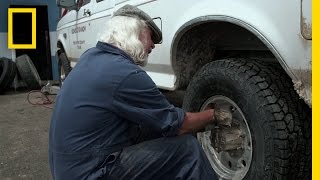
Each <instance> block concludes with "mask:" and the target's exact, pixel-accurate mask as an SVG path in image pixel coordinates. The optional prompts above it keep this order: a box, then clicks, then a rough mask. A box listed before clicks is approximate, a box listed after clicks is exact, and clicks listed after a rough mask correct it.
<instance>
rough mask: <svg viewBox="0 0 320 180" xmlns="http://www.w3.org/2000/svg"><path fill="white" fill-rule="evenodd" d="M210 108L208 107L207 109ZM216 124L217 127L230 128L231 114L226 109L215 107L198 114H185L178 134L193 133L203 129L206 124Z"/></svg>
mask: <svg viewBox="0 0 320 180" xmlns="http://www.w3.org/2000/svg"><path fill="white" fill-rule="evenodd" d="M208 108H210V107H208ZM213 122H217V123H218V124H219V125H223V126H231V123H232V112H231V111H230V110H228V109H226V108H220V107H215V108H214V109H206V110H205V111H202V112H198V113H190V112H187V113H186V115H185V117H184V119H183V122H182V126H181V128H180V129H179V134H186V133H194V132H198V131H199V130H201V129H204V128H205V127H206V126H207V125H208V124H211V123H213Z"/></svg>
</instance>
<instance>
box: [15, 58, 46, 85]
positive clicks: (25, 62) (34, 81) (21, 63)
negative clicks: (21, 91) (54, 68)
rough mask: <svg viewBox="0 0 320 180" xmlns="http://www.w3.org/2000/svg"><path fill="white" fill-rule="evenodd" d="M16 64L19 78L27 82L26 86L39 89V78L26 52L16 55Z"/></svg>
mask: <svg viewBox="0 0 320 180" xmlns="http://www.w3.org/2000/svg"><path fill="white" fill-rule="evenodd" d="M16 65H17V69H18V72H19V74H20V76H21V78H22V79H23V81H24V82H25V83H26V84H27V87H28V88H29V89H31V90H35V89H40V87H41V79H40V76H39V73H38V71H37V69H36V68H35V66H34V64H33V62H32V60H31V59H30V57H29V56H28V55H26V54H24V55H21V56H19V57H17V58H16Z"/></svg>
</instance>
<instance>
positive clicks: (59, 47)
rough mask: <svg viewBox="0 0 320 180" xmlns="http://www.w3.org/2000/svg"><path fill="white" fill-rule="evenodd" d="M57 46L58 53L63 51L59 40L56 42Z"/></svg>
mask: <svg viewBox="0 0 320 180" xmlns="http://www.w3.org/2000/svg"><path fill="white" fill-rule="evenodd" d="M57 47H58V51H57V53H58V55H59V54H60V53H61V52H65V50H64V47H63V45H62V43H61V42H60V41H58V42H57Z"/></svg>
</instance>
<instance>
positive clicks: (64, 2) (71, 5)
mask: <svg viewBox="0 0 320 180" xmlns="http://www.w3.org/2000/svg"><path fill="white" fill-rule="evenodd" d="M57 6H58V7H60V8H65V9H68V10H75V9H77V3H76V2H75V0H57Z"/></svg>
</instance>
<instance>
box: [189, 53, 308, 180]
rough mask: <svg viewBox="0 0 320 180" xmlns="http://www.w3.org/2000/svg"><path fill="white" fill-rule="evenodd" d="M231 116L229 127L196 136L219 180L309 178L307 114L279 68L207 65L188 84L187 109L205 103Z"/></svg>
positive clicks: (246, 63) (240, 62)
mask: <svg viewBox="0 0 320 180" xmlns="http://www.w3.org/2000/svg"><path fill="white" fill-rule="evenodd" d="M211 103H214V104H215V105H217V106H225V107H227V108H230V110H231V111H232V112H233V122H232V125H231V127H219V126H211V127H207V128H206V131H205V132H201V133H198V134H197V137H198V140H199V142H200V143H201V145H202V147H203V149H204V151H205V152H206V154H207V156H208V158H209V161H210V163H211V165H212V167H213V169H214V170H215V171H216V172H217V174H218V175H219V177H221V178H222V179H250V180H251V179H302V178H303V179H309V178H310V177H311V111H310V108H308V106H307V105H306V104H305V103H304V102H303V101H302V100H300V99H299V97H298V95H297V94H296V93H295V91H294V89H293V84H292V82H291V79H290V78H289V77H288V76H287V74H285V73H284V72H283V70H282V69H281V67H280V65H279V64H275V63H266V62H262V61H259V60H252V59H251V60H246V59H225V60H219V61H214V62H211V63H209V64H207V65H205V66H204V67H203V68H202V69H200V70H199V71H198V73H196V75H195V76H194V77H193V79H192V80H191V82H190V84H189V86H188V88H187V91H186V94H185V97H184V102H183V108H184V109H186V110H187V111H193V112H196V111H201V110H203V109H205V108H206V107H207V106H208V104H211Z"/></svg>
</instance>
